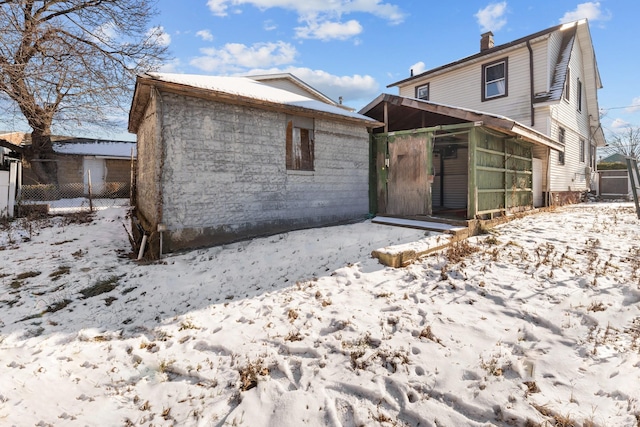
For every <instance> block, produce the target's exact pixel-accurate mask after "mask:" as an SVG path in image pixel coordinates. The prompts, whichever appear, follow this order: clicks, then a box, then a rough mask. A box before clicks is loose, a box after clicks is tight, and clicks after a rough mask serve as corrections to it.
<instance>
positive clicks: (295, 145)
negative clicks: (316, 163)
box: [286, 116, 314, 171]
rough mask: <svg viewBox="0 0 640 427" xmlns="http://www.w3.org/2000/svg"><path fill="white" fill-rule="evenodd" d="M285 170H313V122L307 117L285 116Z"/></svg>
mask: <svg viewBox="0 0 640 427" xmlns="http://www.w3.org/2000/svg"><path fill="white" fill-rule="evenodd" d="M286 134H287V135H286V140H287V142H286V145H287V155H286V158H287V160H286V161H287V169H289V170H302V171H312V170H313V157H314V150H313V145H314V122H313V119H312V118H309V117H297V116H287V132H286Z"/></svg>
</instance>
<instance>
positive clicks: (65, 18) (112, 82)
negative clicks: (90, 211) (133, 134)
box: [0, 0, 167, 182]
mask: <svg viewBox="0 0 640 427" xmlns="http://www.w3.org/2000/svg"><path fill="white" fill-rule="evenodd" d="M154 3H155V2H154V1H153V0H39V1H37V0H0V98H2V97H4V98H5V101H9V102H8V104H7V103H6V102H5V105H8V106H9V108H13V109H14V110H15V109H16V107H17V109H18V110H19V112H20V113H21V114H22V115H23V116H24V118H25V119H26V121H27V123H28V124H29V126H30V127H31V129H32V133H31V146H30V147H29V148H28V149H27V150H26V151H25V154H26V156H27V158H28V159H30V160H32V167H33V170H34V172H35V173H36V175H37V176H38V178H39V179H41V180H44V179H47V178H48V179H50V180H54V182H55V179H56V175H57V174H56V167H55V162H47V159H49V158H50V157H51V154H52V153H53V149H52V144H51V127H52V124H53V123H54V122H55V123H56V124H57V123H62V124H64V123H67V124H69V123H73V124H74V125H99V126H104V125H108V124H110V123H113V117H115V115H114V113H115V112H116V111H120V112H122V111H123V108H126V107H125V105H127V103H128V102H129V101H130V98H129V95H130V93H131V89H132V85H133V83H134V81H135V79H134V77H135V74H136V73H138V72H140V71H147V70H150V69H154V68H156V67H157V65H158V64H159V63H160V62H161V61H163V60H164V59H166V49H167V48H166V43H163V35H162V33H161V31H160V29H159V28H155V29H154V28H149V23H150V20H151V18H152V17H153V16H154V15H155V14H156V11H155V9H154Z"/></svg>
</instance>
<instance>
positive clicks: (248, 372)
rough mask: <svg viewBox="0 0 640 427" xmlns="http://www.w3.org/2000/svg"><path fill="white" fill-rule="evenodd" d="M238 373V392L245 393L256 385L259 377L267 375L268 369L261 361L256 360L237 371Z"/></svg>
mask: <svg viewBox="0 0 640 427" xmlns="http://www.w3.org/2000/svg"><path fill="white" fill-rule="evenodd" d="M238 373H239V374H240V390H242V391H247V390H251V389H252V388H254V387H255V386H257V385H258V380H259V378H260V377H266V376H267V375H269V368H268V367H266V366H265V365H264V360H263V359H257V360H254V361H253V362H249V363H247V364H246V365H245V366H243V367H242V368H240V369H238Z"/></svg>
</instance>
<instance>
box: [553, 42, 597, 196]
mask: <svg viewBox="0 0 640 427" xmlns="http://www.w3.org/2000/svg"><path fill="white" fill-rule="evenodd" d="M569 68H570V70H571V73H570V81H569V85H570V89H569V93H570V99H569V100H568V101H567V100H565V99H564V96H563V98H562V100H561V101H560V102H559V103H558V104H557V105H554V106H552V107H551V109H550V111H551V118H552V120H551V121H552V125H551V126H552V137H554V138H557V135H558V128H559V127H563V128H565V130H566V135H565V144H566V145H565V164H564V165H559V164H558V163H557V159H558V156H557V155H552V163H551V191H584V190H588V189H589V188H588V184H587V180H586V175H585V168H586V167H587V166H588V165H589V163H588V155H587V152H588V146H587V149H586V151H587V152H585V161H584V162H582V161H581V160H580V145H579V144H580V140H581V139H582V140H584V141H587V145H588V141H589V111H588V106H587V102H586V95H585V76H584V65H583V55H582V49H581V46H580V43H579V41H578V40H576V42H575V44H574V46H573V50H572V52H571V60H570V62H569ZM578 79H580V81H581V82H582V85H583V89H582V109H581V111H578V103H577V100H578V83H577V81H578ZM554 161H555V162H554Z"/></svg>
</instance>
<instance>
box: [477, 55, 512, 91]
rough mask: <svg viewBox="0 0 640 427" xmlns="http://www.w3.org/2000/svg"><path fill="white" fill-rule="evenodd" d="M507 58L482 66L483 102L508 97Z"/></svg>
mask: <svg viewBox="0 0 640 427" xmlns="http://www.w3.org/2000/svg"><path fill="white" fill-rule="evenodd" d="M507 65H508V63H507V58H504V59H501V60H499V61H496V62H492V63H490V64H485V65H483V66H482V100H483V101H486V100H489V99H494V98H500V97H503V96H507V94H508V91H507V89H508V87H507V74H508V73H507Z"/></svg>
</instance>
